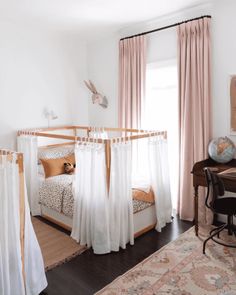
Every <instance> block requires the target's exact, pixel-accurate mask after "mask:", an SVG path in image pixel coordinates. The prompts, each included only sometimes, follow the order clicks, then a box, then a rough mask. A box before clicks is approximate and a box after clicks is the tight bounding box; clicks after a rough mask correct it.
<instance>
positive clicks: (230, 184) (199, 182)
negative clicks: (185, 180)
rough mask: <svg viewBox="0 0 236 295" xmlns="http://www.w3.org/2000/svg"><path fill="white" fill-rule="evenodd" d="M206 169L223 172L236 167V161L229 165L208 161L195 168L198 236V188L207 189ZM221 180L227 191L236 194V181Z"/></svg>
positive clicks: (198, 164)
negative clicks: (211, 168) (212, 168)
mask: <svg viewBox="0 0 236 295" xmlns="http://www.w3.org/2000/svg"><path fill="white" fill-rule="evenodd" d="M205 167H214V168H217V169H218V172H222V171H224V170H226V169H229V168H232V167H236V159H233V160H232V161H230V162H229V163H227V164H219V163H216V162H215V161H213V160H212V159H210V158H209V159H206V160H203V161H200V162H197V163H195V164H194V166H193V170H192V172H191V173H192V174H193V187H194V221H195V234H196V236H198V187H199V186H203V187H206V186H207V184H206V180H205V175H204V171H203V169H204V168H205ZM221 179H222V180H223V182H224V186H225V190H226V191H229V192H234V193H236V180H235V179H232V178H228V177H225V176H221Z"/></svg>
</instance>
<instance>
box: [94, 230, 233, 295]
mask: <svg viewBox="0 0 236 295" xmlns="http://www.w3.org/2000/svg"><path fill="white" fill-rule="evenodd" d="M208 230H209V229H208ZM208 230H206V229H202V228H201V229H200V237H196V236H195V233H194V228H191V229H190V230H188V231H187V232H185V233H184V234H182V235H181V236H180V237H179V238H178V239H177V240H175V241H173V242H171V243H169V244H168V245H166V246H165V247H163V248H162V249H160V250H159V251H157V252H155V253H154V254H152V255H151V256H149V257H148V258H147V259H146V260H144V261H143V262H141V263H140V264H138V265H137V266H135V267H134V268H132V269H131V270H129V271H128V272H127V273H125V274H124V275H122V276H120V277H118V278H117V279H116V280H115V281H113V282H112V283H111V284H110V285H108V286H106V287H105V288H104V289H102V290H101V291H99V292H98V293H96V294H97V295H118V294H119V295H121V294H122V295H163V294H171V295H211V294H214V295H215V294H217V295H236V249H234V248H226V247H223V246H220V245H218V244H216V243H214V242H212V241H209V242H208V244H207V248H206V255H203V254H202V241H203V239H205V238H206V234H208ZM224 235H225V234H223V236H222V237H221V238H225V237H226V236H225V237H224ZM233 239H234V242H235V243H236V239H235V237H234V238H233ZM134 247H135V246H134Z"/></svg>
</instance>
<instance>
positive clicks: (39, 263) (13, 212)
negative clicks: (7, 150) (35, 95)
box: [0, 156, 47, 295]
mask: <svg viewBox="0 0 236 295" xmlns="http://www.w3.org/2000/svg"><path fill="white" fill-rule="evenodd" d="M2 159H3V160H2V161H1V163H0V196H1V197H0V294H3V295H14V294H17V295H37V294H39V293H40V292H41V291H42V290H43V289H44V288H46V286H47V281H46V277H45V273H44V266H43V259H42V255H41V251H40V248H39V246H38V243H37V239H36V237H35V233H34V231H33V228H32V224H31V220H30V214H29V209H28V204H27V199H25V201H26V216H25V282H26V289H25V288H24V282H23V275H22V262H21V245H20V215H19V200H20V197H19V170H18V165H17V163H16V159H14V160H13V161H12V162H9V161H7V160H6V156H2Z"/></svg>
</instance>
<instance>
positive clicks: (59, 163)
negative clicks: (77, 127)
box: [40, 154, 75, 178]
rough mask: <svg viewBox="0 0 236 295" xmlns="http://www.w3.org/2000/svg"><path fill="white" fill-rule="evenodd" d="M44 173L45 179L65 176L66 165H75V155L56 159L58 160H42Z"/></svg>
mask: <svg viewBox="0 0 236 295" xmlns="http://www.w3.org/2000/svg"><path fill="white" fill-rule="evenodd" d="M40 161H41V163H42V165H43V169H44V173H45V178H48V177H52V176H57V175H60V174H64V173H65V171H64V163H71V164H73V165H74V164H75V155H74V154H73V155H70V156H67V157H63V158H56V159H40Z"/></svg>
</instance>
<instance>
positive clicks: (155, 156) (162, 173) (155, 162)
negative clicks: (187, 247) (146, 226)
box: [148, 135, 172, 231]
mask: <svg viewBox="0 0 236 295" xmlns="http://www.w3.org/2000/svg"><path fill="white" fill-rule="evenodd" d="M148 163H149V175H150V183H151V186H152V189H153V192H154V195H155V206H156V216H157V225H156V230H157V231H161V229H162V228H163V227H164V226H165V225H166V223H169V222H171V214H172V202H171V192H170V176H169V168H168V147H167V140H166V139H165V138H164V137H163V136H162V135H160V136H156V137H150V138H149V139H148Z"/></svg>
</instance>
